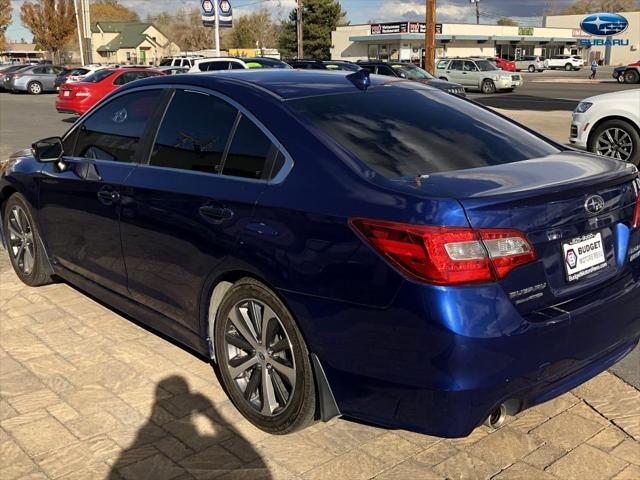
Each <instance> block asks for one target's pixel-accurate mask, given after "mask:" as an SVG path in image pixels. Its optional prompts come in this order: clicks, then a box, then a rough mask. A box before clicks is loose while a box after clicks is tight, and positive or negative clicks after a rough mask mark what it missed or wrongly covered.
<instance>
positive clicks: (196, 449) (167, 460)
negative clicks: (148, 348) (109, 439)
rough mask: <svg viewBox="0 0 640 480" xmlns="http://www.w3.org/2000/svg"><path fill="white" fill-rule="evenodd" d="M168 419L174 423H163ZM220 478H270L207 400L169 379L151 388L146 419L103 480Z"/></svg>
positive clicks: (176, 378) (175, 377) (180, 379)
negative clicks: (152, 389)
mask: <svg viewBox="0 0 640 480" xmlns="http://www.w3.org/2000/svg"><path fill="white" fill-rule="evenodd" d="M168 416H171V417H172V418H173V417H175V418H177V419H175V420H171V421H168V422H166V423H165V421H164V420H166V419H167V417H168ZM163 419H164V420H163ZM159 423H160V424H162V426H159V425H158V424H159ZM223 475H224V476H225V478H227V476H232V477H233V478H242V479H246V480H269V479H271V478H272V477H271V474H270V472H269V469H268V468H267V466H266V464H265V463H264V461H263V460H262V459H261V458H260V456H259V455H258V453H257V452H256V451H255V448H254V447H253V446H252V445H251V444H250V443H249V442H248V441H247V440H246V439H245V438H244V437H243V436H242V435H241V434H240V433H239V432H238V431H237V430H236V429H235V428H234V427H233V426H232V425H230V424H229V423H227V422H225V421H224V420H223V419H222V417H221V416H220V415H219V413H218V411H217V409H216V407H215V405H214V404H213V403H212V402H211V400H209V398H207V397H206V396H204V395H202V394H201V393H198V392H193V391H191V390H190V389H189V385H188V384H187V382H186V381H185V379H184V378H183V377H181V376H178V375H173V376H170V377H167V378H165V379H163V380H162V381H160V383H158V385H157V386H156V390H155V399H154V404H153V407H152V410H151V414H150V416H149V419H147V422H146V423H145V424H144V425H143V426H142V427H141V428H140V429H139V430H138V432H137V434H136V438H135V440H134V442H133V443H132V444H131V445H130V446H129V447H128V448H126V449H125V450H123V451H122V452H121V454H120V456H119V457H118V459H117V461H116V462H115V463H114V464H113V466H112V468H111V471H110V473H109V475H108V477H107V479H108V480H122V479H125V480H134V479H148V480H155V479H159V478H174V477H178V476H180V478H183V477H184V478H214V477H216V478H217V477H218V476H223ZM192 476H193V477H192Z"/></svg>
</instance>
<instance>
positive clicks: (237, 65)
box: [230, 62, 244, 70]
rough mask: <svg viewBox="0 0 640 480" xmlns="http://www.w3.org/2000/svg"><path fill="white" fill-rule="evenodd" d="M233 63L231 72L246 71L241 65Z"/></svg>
mask: <svg viewBox="0 0 640 480" xmlns="http://www.w3.org/2000/svg"><path fill="white" fill-rule="evenodd" d="M230 63H231V70H244V67H243V66H242V64H241V63H238V62H230Z"/></svg>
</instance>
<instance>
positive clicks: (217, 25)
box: [213, 0, 220, 57]
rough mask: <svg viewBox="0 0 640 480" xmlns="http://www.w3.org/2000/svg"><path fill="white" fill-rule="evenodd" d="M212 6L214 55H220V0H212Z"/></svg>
mask: <svg viewBox="0 0 640 480" xmlns="http://www.w3.org/2000/svg"><path fill="white" fill-rule="evenodd" d="M213 8H215V10H214V12H215V15H216V20H215V30H216V34H215V35H216V57H219V56H220V16H219V14H220V2H219V0H213Z"/></svg>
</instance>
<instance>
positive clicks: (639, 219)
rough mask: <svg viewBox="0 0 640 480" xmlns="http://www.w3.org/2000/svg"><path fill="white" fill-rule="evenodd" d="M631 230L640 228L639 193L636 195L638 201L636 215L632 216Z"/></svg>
mask: <svg viewBox="0 0 640 480" xmlns="http://www.w3.org/2000/svg"><path fill="white" fill-rule="evenodd" d="M631 228H640V193H638V200H636V213H634V214H633V222H631Z"/></svg>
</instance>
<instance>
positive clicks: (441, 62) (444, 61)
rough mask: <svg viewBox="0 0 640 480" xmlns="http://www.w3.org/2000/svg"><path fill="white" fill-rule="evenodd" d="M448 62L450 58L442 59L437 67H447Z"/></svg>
mask: <svg viewBox="0 0 640 480" xmlns="http://www.w3.org/2000/svg"><path fill="white" fill-rule="evenodd" d="M448 63H449V60H440V61H439V62H438V66H437V67H436V68H446V66H447V64H448Z"/></svg>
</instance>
